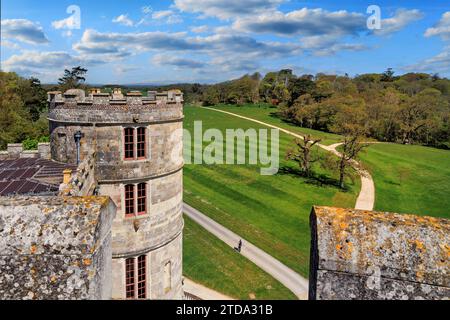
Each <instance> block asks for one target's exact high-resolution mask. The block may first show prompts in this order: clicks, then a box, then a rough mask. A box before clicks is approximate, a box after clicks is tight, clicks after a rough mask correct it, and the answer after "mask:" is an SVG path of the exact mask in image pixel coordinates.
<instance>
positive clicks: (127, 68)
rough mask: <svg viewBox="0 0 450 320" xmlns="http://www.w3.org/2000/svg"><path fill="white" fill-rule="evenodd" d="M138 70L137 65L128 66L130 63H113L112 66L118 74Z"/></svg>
mask: <svg viewBox="0 0 450 320" xmlns="http://www.w3.org/2000/svg"><path fill="white" fill-rule="evenodd" d="M136 70H139V67H137V66H130V65H122V64H119V65H115V66H114V72H115V73H117V74H120V75H123V74H125V73H128V72H131V71H136Z"/></svg>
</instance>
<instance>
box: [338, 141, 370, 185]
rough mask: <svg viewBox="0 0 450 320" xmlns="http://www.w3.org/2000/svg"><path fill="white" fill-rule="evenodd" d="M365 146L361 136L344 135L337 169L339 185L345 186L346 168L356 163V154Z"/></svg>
mask: <svg viewBox="0 0 450 320" xmlns="http://www.w3.org/2000/svg"><path fill="white" fill-rule="evenodd" d="M366 147H367V144H364V143H363V142H362V136H361V135H359V134H352V135H346V136H344V142H343V144H342V151H341V152H340V156H339V162H338V170H339V187H340V188H341V189H343V188H344V187H345V178H346V177H347V175H348V168H349V167H351V166H353V165H355V164H356V160H355V159H356V158H357V156H358V154H359V153H360V152H361V151H362V150H363V149H364V148H366Z"/></svg>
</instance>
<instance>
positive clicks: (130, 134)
mask: <svg viewBox="0 0 450 320" xmlns="http://www.w3.org/2000/svg"><path fill="white" fill-rule="evenodd" d="M124 143H125V144H124V147H125V159H126V160H130V159H134V129H133V128H125V132H124Z"/></svg>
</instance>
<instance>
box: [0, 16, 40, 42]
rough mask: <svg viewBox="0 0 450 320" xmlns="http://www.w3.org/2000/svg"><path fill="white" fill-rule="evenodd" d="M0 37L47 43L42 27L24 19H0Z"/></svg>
mask: <svg viewBox="0 0 450 320" xmlns="http://www.w3.org/2000/svg"><path fill="white" fill-rule="evenodd" d="M1 37H2V40H3V39H9V40H16V41H21V42H26V43H30V44H45V43H49V40H48V38H47V36H46V35H45V33H44V31H43V29H42V27H41V26H40V25H38V24H37V23H35V22H32V21H30V20H26V19H5V20H2V21H1Z"/></svg>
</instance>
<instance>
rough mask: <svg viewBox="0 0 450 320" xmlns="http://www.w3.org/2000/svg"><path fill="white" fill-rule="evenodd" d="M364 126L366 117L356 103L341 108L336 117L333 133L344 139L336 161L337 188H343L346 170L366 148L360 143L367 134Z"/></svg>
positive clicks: (365, 145)
mask: <svg viewBox="0 0 450 320" xmlns="http://www.w3.org/2000/svg"><path fill="white" fill-rule="evenodd" d="M366 125H367V115H366V114H365V112H364V111H363V109H362V108H361V106H358V104H357V103H356V101H355V104H353V105H346V106H342V107H341V110H340V112H339V113H338V114H337V116H336V123H335V124H334V126H333V131H334V132H336V133H339V134H341V135H342V136H343V137H344V142H343V143H342V150H341V151H340V153H339V161H338V171H339V186H340V188H342V189H343V188H344V187H345V178H346V177H347V176H348V168H349V167H351V166H353V165H354V164H356V159H357V157H358V154H359V153H360V152H361V151H362V150H363V149H364V148H365V147H367V144H364V143H363V142H362V141H363V139H364V138H365V134H366V132H367V127H366Z"/></svg>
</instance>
